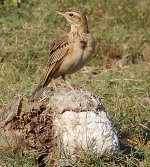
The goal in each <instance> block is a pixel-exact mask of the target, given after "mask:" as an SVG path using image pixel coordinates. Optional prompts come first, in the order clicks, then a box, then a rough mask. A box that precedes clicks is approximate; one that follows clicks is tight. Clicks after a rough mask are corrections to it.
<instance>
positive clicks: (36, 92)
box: [30, 84, 46, 101]
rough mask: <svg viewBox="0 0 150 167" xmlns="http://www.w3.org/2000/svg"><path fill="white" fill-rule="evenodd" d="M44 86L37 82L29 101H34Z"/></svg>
mask: <svg viewBox="0 0 150 167" xmlns="http://www.w3.org/2000/svg"><path fill="white" fill-rule="evenodd" d="M45 88H46V86H44V85H43V84H39V85H38V87H37V88H36V89H35V91H34V92H33V93H32V96H31V98H30V101H36V100H37V99H38V98H39V97H40V95H41V94H42V93H43V92H44V90H45Z"/></svg>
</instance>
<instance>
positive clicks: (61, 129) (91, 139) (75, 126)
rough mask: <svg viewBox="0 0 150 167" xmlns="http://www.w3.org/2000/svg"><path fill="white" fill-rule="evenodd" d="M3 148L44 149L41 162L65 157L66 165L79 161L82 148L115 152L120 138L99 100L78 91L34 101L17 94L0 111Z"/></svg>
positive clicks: (53, 162) (0, 135)
mask: <svg viewBox="0 0 150 167" xmlns="http://www.w3.org/2000/svg"><path fill="white" fill-rule="evenodd" d="M0 149H3V150H5V149H7V150H8V149H9V150H12V151H18V150H19V152H20V151H21V152H23V153H25V154H32V153H37V154H38V153H39V154H40V155H42V154H41V152H42V153H43V155H44V156H43V155H42V156H43V159H42V161H44V163H46V162H47V161H49V162H50V163H48V164H47V163H46V165H47V166H53V167H54V164H55V163H56V164H57V161H58V160H60V163H61V160H62V159H63V161H64V159H65V161H66V162H65V161H64V162H65V164H63V165H65V166H66V164H69V165H70V163H69V161H68V160H73V161H72V162H76V160H77V157H78V156H79V155H78V152H81V151H82V152H84V153H87V152H88V151H90V152H93V153H98V154H99V155H104V154H106V155H108V154H110V153H111V154H113V153H115V152H118V151H119V141H118V138H117V133H116V130H115V128H114V126H113V123H112V121H111V119H110V117H109V115H108V113H107V112H106V111H105V109H104V107H103V105H102V103H101V101H100V99H99V98H98V97H97V96H96V95H94V94H92V93H90V92H87V91H83V90H76V91H74V92H72V91H69V92H60V93H56V94H54V95H53V96H52V97H47V98H45V100H44V101H39V102H33V103H32V102H29V101H28V99H27V98H25V97H22V96H16V97H15V98H14V99H13V100H12V102H11V103H10V104H8V105H7V106H6V107H5V108H4V109H3V110H2V111H1V112H0ZM57 153H59V155H57ZM58 162H59V161H58ZM40 163H41V162H40ZM60 163H58V164H60ZM61 165H62V163H61Z"/></svg>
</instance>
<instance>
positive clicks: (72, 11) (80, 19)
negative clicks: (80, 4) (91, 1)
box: [58, 8, 87, 29]
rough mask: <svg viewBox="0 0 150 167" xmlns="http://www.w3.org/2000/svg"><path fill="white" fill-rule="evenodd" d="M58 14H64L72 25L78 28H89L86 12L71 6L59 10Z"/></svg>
mask: <svg viewBox="0 0 150 167" xmlns="http://www.w3.org/2000/svg"><path fill="white" fill-rule="evenodd" d="M58 14H59V15H61V16H64V17H65V18H66V20H67V21H68V22H69V23H70V24H71V26H74V27H76V28H81V27H84V28H86V29H87V18H86V15H85V13H84V12H81V11H80V10H78V9H76V8H69V9H67V10H64V11H59V12H58Z"/></svg>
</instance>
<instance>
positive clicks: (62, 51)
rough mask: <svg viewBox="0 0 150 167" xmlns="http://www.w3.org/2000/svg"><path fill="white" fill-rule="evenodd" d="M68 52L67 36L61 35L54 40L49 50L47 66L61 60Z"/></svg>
mask: <svg viewBox="0 0 150 167" xmlns="http://www.w3.org/2000/svg"><path fill="white" fill-rule="evenodd" d="M68 50H69V42H68V35H67V34H66V35H63V36H61V37H59V38H57V40H54V43H53V45H52V47H51V49H50V58H49V61H48V66H50V65H52V64H54V63H56V62H58V61H59V60H60V59H62V58H63V57H64V56H65V55H66V53H67V52H68Z"/></svg>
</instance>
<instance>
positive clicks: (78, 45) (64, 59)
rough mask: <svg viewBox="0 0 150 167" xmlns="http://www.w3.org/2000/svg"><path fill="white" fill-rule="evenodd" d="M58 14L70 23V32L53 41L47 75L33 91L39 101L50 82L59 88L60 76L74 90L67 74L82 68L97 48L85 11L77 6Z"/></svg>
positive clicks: (34, 99) (32, 98)
mask: <svg viewBox="0 0 150 167" xmlns="http://www.w3.org/2000/svg"><path fill="white" fill-rule="evenodd" d="M57 14H58V15H60V16H63V17H64V18H65V19H66V20H67V22H68V23H69V24H70V28H69V32H64V33H63V34H62V35H60V36H59V37H57V38H55V40H54V41H53V43H52V47H51V49H50V57H49V60H48V64H47V69H46V72H45V75H44V77H43V79H42V80H41V82H40V84H39V85H38V86H37V88H36V89H35V91H34V92H33V93H32V95H31V99H30V100H31V101H37V100H38V99H39V97H40V96H41V94H42V93H43V91H44V90H45V88H46V87H47V86H48V85H49V83H50V82H51V83H52V85H53V87H54V89H56V90H57V87H56V84H55V79H57V78H59V77H62V79H63V80H64V81H65V83H66V84H67V85H68V86H69V87H70V88H71V90H74V88H73V87H72V86H71V84H70V83H69V82H68V81H67V80H66V78H65V76H66V75H67V74H72V73H75V72H76V71H78V70H80V69H81V68H82V67H83V66H84V65H85V64H86V63H87V61H88V60H89V59H90V58H91V57H92V54H93V52H94V50H95V39H94V37H93V36H92V34H91V33H90V32H89V29H88V23H87V16H86V14H85V13H84V12H82V11H81V10H79V9H77V8H68V9H65V10H61V11H58V12H57Z"/></svg>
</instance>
